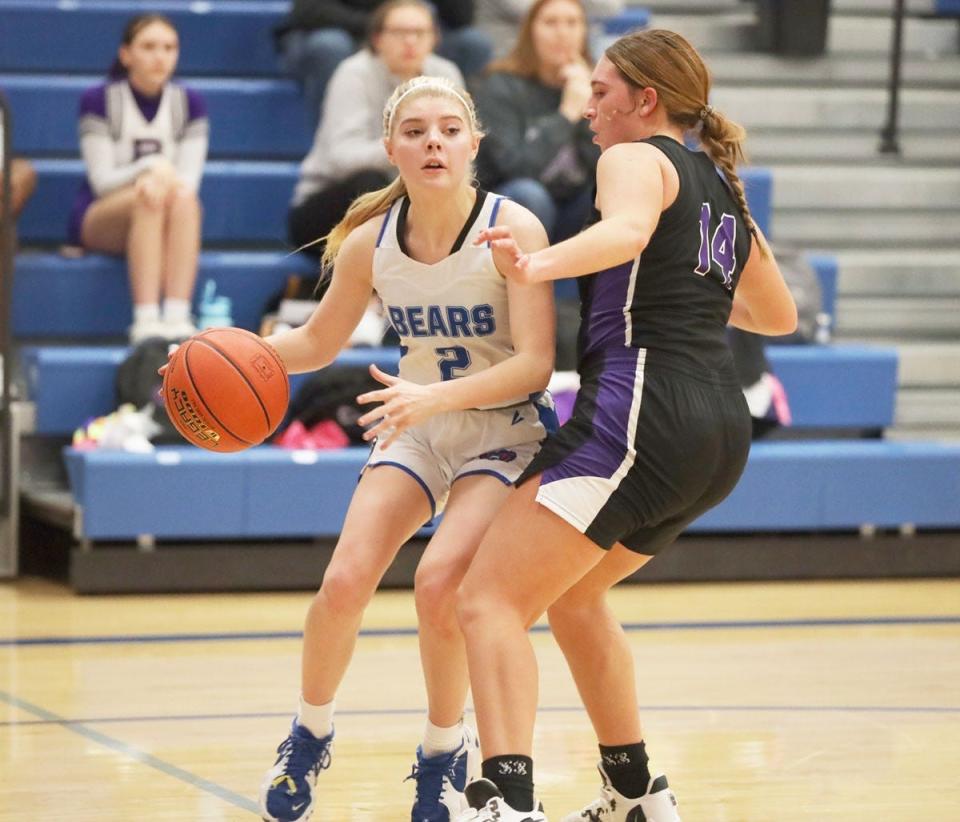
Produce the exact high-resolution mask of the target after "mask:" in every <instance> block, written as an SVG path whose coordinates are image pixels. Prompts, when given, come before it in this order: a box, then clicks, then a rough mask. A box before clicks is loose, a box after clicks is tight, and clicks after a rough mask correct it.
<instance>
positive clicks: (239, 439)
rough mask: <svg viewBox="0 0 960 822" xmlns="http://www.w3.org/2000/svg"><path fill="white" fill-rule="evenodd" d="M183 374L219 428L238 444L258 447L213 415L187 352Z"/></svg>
mask: <svg viewBox="0 0 960 822" xmlns="http://www.w3.org/2000/svg"><path fill="white" fill-rule="evenodd" d="M194 342H196V340H194ZM218 353H219V354H221V355H222V354H223V352H222V351H221V352H218ZM228 362H230V361H229V360H228ZM230 365H233V363H232V362H231V363H230ZM234 368H236V366H234ZM183 373H184V374H186V377H187V379H188V380H189V381H190V385H191V387H192V388H193V391H194V393H195V394H196V395H197V398H198V399H199V400H200V402H202V403H203V406H204V408H206V409H207V413H209V414H210V416H211V417H213V419H214V421H215V422H216V423H217V425H219V426H220V427H221V428H222V429H223V430H224V431H226V432H227V433H228V434H229V435H230V436H231V437H233V438H234V439H235V440H237V442H242V443H243V444H244V445H248V446H252V445H256V444H257V443H255V442H250V441H248V440H245V439H244V438H243V437H238V436H237V435H236V434H234V433H233V431H231V430H230V429H229V428H227V426H225V425H224V424H223V422H221V420H220V418H219V417H218V416H217V415H216V414H214V413H213V409H212V408H211V407H210V406H209V405H208V404H207V401H206V400H205V399H204V398H203V394H202V393H201V391H200V389H199V388H198V387H197V384H196V382H195V381H194V379H193V374H191V373H190V364H189V363H188V362H187V352H186V351H184V352H183ZM241 376H242V375H241ZM257 399H258V400H259V397H258V398H257Z"/></svg>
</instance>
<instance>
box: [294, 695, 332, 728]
mask: <svg viewBox="0 0 960 822" xmlns="http://www.w3.org/2000/svg"><path fill="white" fill-rule="evenodd" d="M335 705H336V702H335V701H334V700H330V701H329V702H328V703H327V704H326V705H311V704H310V703H309V702H307V700H305V699H304V698H303V696H301V697H300V709H299V710H298V711H297V722H299V723H300V724H301V725H303V727H304V728H306V729H307V730H308V731H310V733H312V734H313V735H314V736H315V737H316V738H317V739H321V738H322V737H325V736H330V734H331V733H332V732H333V709H334V707H335Z"/></svg>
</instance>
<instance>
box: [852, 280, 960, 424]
mask: <svg viewBox="0 0 960 822" xmlns="http://www.w3.org/2000/svg"><path fill="white" fill-rule="evenodd" d="M841 305H842V308H841V310H840V312H839V317H838V319H837V322H836V328H837V330H838V331H839V332H840V333H842V334H845V335H847V336H860V335H884V334H885V335H890V334H891V333H896V334H897V335H898V336H901V337H923V338H926V339H933V338H937V339H953V340H955V339H957V337H958V336H960V296H955V297H945V296H939V297H892V296H888V297H845V298H844V299H843V301H842V304H841ZM958 413H960V412H958Z"/></svg>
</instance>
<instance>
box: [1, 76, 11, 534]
mask: <svg viewBox="0 0 960 822" xmlns="http://www.w3.org/2000/svg"><path fill="white" fill-rule="evenodd" d="M11 133H12V125H11V121H10V107H9V106H8V105H7V98H6V97H5V96H4V94H3V92H0V144H2V146H3V163H2V172H3V190H2V196H0V358H2V360H0V362H2V365H3V381H2V383H3V385H2V388H0V391H2V393H0V437H2V438H3V439H2V440H0V457H2V461H0V518H7V519H9V518H10V517H11V516H13V488H11V487H10V479H9V477H10V460H11V459H12V453H13V440H12V437H13V416H12V414H13V412H12V410H11V407H10V406H11V399H12V397H11V391H10V372H11V371H12V370H13V365H12V363H13V357H12V353H13V351H12V349H13V333H12V331H11V329H10V325H11V322H12V320H13V317H12V313H13V312H12V308H11V301H12V300H11V295H12V294H13V217H12V213H13V212H12V209H13V203H11V202H10V197H11V186H10V167H11V157H10V151H11V140H10V135H11Z"/></svg>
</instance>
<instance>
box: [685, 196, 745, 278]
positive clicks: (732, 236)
mask: <svg viewBox="0 0 960 822" xmlns="http://www.w3.org/2000/svg"><path fill="white" fill-rule="evenodd" d="M736 239H737V221H736V220H735V219H734V217H733V215H732V214H727V213H723V214H721V215H720V225H718V226H717V228H716V230H715V231H714V232H713V237H711V236H710V203H704V204H703V205H701V206H700V253H699V257H700V261H699V265H698V266H697V267H696V268H695V269H694V273H696V274H699V275H700V276H701V277H705V276H706V275H707V274H709V273H710V267H711V261H712V262H714V263H716V264H717V266H719V268H720V271H721V272H722V273H723V284H724V285H725V286H726V287H727V288H730V286H731V285H732V283H733V270H734V268H736V265H737V252H736V249H735V248H734V242H735V241H736Z"/></svg>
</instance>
